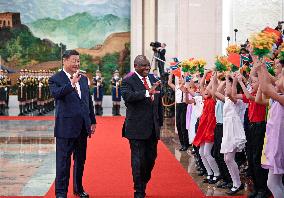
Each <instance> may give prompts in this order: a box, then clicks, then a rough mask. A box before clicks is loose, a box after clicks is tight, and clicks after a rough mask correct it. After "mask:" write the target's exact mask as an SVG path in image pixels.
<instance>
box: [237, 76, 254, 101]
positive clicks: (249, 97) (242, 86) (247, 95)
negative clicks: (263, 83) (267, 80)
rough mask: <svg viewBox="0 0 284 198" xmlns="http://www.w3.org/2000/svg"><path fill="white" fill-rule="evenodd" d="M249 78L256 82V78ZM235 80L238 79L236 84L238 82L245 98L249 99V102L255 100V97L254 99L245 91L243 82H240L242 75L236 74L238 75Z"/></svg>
mask: <svg viewBox="0 0 284 198" xmlns="http://www.w3.org/2000/svg"><path fill="white" fill-rule="evenodd" d="M250 78H251V79H252V81H257V78H256V77H252V76H250ZM237 79H238V82H239V84H240V86H241V88H242V90H243V92H244V94H245V96H246V98H247V99H249V100H255V97H254V96H253V95H251V94H250V93H249V91H248V90H247V88H246V86H245V84H244V82H243V80H242V75H241V74H238V75H237ZM237 98H238V97H237ZM238 99H241V98H238Z"/></svg>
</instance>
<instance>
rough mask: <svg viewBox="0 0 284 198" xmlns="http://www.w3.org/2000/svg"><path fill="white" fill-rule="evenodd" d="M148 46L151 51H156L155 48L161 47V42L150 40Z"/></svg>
mask: <svg viewBox="0 0 284 198" xmlns="http://www.w3.org/2000/svg"><path fill="white" fill-rule="evenodd" d="M150 46H151V47H152V49H153V51H157V48H159V47H161V43H160V42H158V41H155V42H151V43H150Z"/></svg>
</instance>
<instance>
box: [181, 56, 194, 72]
mask: <svg viewBox="0 0 284 198" xmlns="http://www.w3.org/2000/svg"><path fill="white" fill-rule="evenodd" d="M197 66H198V65H197V62H196V60H194V59H193V58H191V59H187V60H184V61H182V62H181V67H182V71H183V72H189V73H191V74H194V73H195V72H196V69H197Z"/></svg>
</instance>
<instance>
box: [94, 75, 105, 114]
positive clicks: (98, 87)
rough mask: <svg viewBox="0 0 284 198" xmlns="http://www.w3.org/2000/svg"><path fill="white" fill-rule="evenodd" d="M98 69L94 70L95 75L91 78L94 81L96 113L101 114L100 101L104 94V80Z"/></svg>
mask: <svg viewBox="0 0 284 198" xmlns="http://www.w3.org/2000/svg"><path fill="white" fill-rule="evenodd" d="M103 80H104V79H103V77H102V73H101V72H100V70H97V71H96V76H95V77H94V78H93V83H94V101H95V112H96V115H103V107H102V101H103V96H104V82H103Z"/></svg>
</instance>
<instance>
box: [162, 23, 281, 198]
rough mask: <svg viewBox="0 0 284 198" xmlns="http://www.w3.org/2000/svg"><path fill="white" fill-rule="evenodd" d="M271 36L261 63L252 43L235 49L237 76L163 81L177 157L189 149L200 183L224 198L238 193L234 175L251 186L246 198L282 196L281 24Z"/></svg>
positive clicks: (209, 74)
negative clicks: (171, 107)
mask: <svg viewBox="0 0 284 198" xmlns="http://www.w3.org/2000/svg"><path fill="white" fill-rule="evenodd" d="M275 31H278V32H279V35H280V36H279V37H277V38H276V39H275V40H274V43H273V46H272V48H271V50H270V51H269V53H267V54H265V56H263V57H261V56H258V55H257V53H256V47H255V46H254V45H253V44H254V43H252V42H253V41H251V42H250V41H247V42H246V44H244V45H241V46H240V50H239V51H238V52H237V53H238V54H239V56H243V57H246V59H245V60H244V61H243V62H242V66H241V68H237V70H234V71H233V70H232V69H228V70H227V71H221V70H218V69H216V68H215V69H211V70H205V71H204V72H200V71H196V72H188V71H185V72H181V75H180V76H175V75H174V74H175V72H174V70H172V71H171V73H170V76H169V80H168V85H169V86H170V87H172V89H173V90H175V96H176V98H175V101H176V128H177V131H178V136H179V140H180V144H181V148H180V151H187V150H188V149H190V151H191V153H192V154H194V156H195V159H196V168H197V170H198V175H199V176H204V180H203V182H204V183H208V184H209V185H216V187H217V188H223V189H227V192H226V193H227V194H228V195H234V194H236V193H238V192H239V191H241V190H243V189H244V187H245V185H244V181H245V180H243V179H242V180H241V177H240V175H241V173H245V178H247V179H251V180H252V182H253V190H252V191H250V192H249V193H248V197H249V198H268V197H270V196H271V193H272V194H273V196H274V197H275V198H281V197H283V196H284V186H283V174H284V146H283V142H284V133H283V132H284V124H283V117H284V106H283V105H284V96H283V94H284V69H283V67H284V56H283V54H282V51H283V52H284V45H283V44H282V43H283V39H282V26H281V22H280V23H278V26H277V28H275V29H274V30H273V31H272V32H271V33H276V34H278V33H277V32H275ZM273 36H275V35H273ZM260 45H262V44H260ZM235 53H236V52H235ZM228 56H229V55H228ZM231 65H233V64H231ZM244 68H246V69H244ZM175 69H176V68H175ZM271 71H273V72H271ZM173 73H174V74H173ZM263 151H264V152H263Z"/></svg>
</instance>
